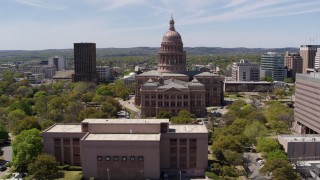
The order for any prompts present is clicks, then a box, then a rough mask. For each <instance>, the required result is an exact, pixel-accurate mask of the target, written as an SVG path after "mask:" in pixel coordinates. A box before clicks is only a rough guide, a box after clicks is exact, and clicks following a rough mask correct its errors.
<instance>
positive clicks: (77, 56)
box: [72, 43, 98, 83]
mask: <svg viewBox="0 0 320 180" xmlns="http://www.w3.org/2000/svg"><path fill="white" fill-rule="evenodd" d="M74 73H75V74H72V82H79V81H85V82H94V83H97V82H98V76H97V70H96V44H95V43H74Z"/></svg>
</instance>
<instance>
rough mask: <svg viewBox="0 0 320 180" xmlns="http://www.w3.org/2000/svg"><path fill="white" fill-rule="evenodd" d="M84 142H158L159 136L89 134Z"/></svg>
mask: <svg viewBox="0 0 320 180" xmlns="http://www.w3.org/2000/svg"><path fill="white" fill-rule="evenodd" d="M84 140H85V141H100V140H103V141H160V134H89V135H88V136H87V137H85V139H84Z"/></svg>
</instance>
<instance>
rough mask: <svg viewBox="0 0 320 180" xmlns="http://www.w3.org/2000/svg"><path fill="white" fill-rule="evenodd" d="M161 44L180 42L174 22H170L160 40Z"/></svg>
mask: <svg viewBox="0 0 320 180" xmlns="http://www.w3.org/2000/svg"><path fill="white" fill-rule="evenodd" d="M162 42H182V40H181V36H180V34H179V33H178V32H177V31H176V30H175V28H174V20H173V19H172V18H171V20H170V28H169V31H167V32H166V33H165V34H164V35H163V38H162Z"/></svg>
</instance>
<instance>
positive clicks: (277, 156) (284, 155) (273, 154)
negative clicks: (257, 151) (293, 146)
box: [268, 149, 288, 160]
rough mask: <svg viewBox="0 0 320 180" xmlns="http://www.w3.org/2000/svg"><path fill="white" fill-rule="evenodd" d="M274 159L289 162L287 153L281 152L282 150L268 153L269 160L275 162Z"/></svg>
mask: <svg viewBox="0 0 320 180" xmlns="http://www.w3.org/2000/svg"><path fill="white" fill-rule="evenodd" d="M274 159H284V160H287V159H288V157H287V153H286V152H284V151H282V150H280V149H276V150H274V151H270V152H269V153H268V160H274Z"/></svg>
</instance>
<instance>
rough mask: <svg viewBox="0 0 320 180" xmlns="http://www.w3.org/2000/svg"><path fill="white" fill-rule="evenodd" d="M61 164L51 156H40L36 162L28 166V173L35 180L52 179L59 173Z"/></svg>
mask: <svg viewBox="0 0 320 180" xmlns="http://www.w3.org/2000/svg"><path fill="white" fill-rule="evenodd" d="M58 165H59V163H58V162H57V160H56V158H55V157H54V156H52V155H49V154H39V155H38V156H37V157H36V158H35V160H34V161H33V162H32V163H30V164H29V165H28V172H29V173H30V174H32V175H33V178H34V179H50V176H52V175H54V174H55V173H57V172H58V169H57V166H58Z"/></svg>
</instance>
